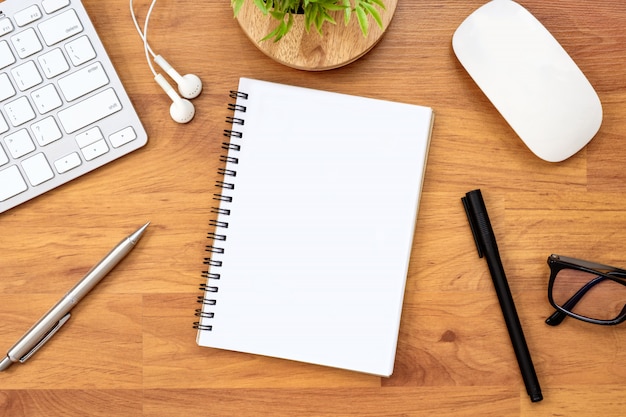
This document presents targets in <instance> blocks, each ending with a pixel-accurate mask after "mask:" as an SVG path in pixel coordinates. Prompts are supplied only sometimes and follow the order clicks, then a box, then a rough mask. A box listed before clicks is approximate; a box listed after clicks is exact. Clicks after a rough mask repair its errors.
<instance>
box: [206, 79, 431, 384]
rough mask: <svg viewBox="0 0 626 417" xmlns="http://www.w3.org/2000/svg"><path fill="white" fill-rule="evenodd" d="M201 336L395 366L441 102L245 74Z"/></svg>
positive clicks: (346, 364)
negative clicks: (375, 96)
mask: <svg viewBox="0 0 626 417" xmlns="http://www.w3.org/2000/svg"><path fill="white" fill-rule="evenodd" d="M231 97H233V99H236V103H231V104H230V105H229V108H231V109H233V116H232V117H229V118H228V121H229V122H230V123H232V127H230V126H228V130H225V135H226V136H228V137H229V139H228V140H226V141H225V143H224V148H225V149H227V152H226V155H224V156H223V157H222V160H223V161H224V162H225V164H224V168H223V169H220V172H221V173H222V174H224V176H223V178H221V179H220V181H218V183H217V184H216V185H217V187H218V189H216V194H215V196H214V198H215V201H216V203H215V204H216V207H215V208H214V212H217V213H219V214H218V215H217V217H216V221H212V222H211V223H212V226H213V227H214V230H211V233H209V237H210V238H211V239H212V240H211V242H210V244H209V245H208V246H207V251H208V252H209V256H208V258H207V260H206V264H207V265H208V270H207V271H206V272H205V275H206V278H207V281H206V283H203V284H202V285H201V289H202V290H203V291H204V292H203V294H202V296H200V297H199V302H201V303H202V308H200V309H199V310H198V311H197V312H196V315H197V316H199V317H200V318H199V320H198V321H197V322H196V323H195V327H196V328H198V337H197V342H198V344H199V345H201V346H208V347H213V348H220V349H228V350H233V351H239V352H247V353H253V354H259V355H266V356H272V357H278V358H284V359H290V360H295V361H302V362H309V363H314V364H319V365H326V366H331V367H337V368H343V369H350V370H354V371H361V372H365V373H370V374H376V375H381V376H389V375H391V373H392V372H393V367H394V360H395V353H396V345H397V341H398V332H399V326H400V316H401V312H402V300H403V296H404V290H405V283H406V275H407V269H408V266H409V258H410V254H411V247H412V241H413V235H414V232H415V221H416V216H417V209H418V205H419V200H420V193H421V188H422V181H423V179H424V172H425V166H426V159H427V155H428V145H429V142H430V135H431V129H432V122H433V111H432V109H430V108H428V107H422V106H417V105H411V104H403V103H396V102H390V101H383V100H376V99H369V98H364V97H357V96H349V95H345V94H338V93H331V92H326V91H318V90H312V89H305V88H300V87H294V86H287V85H282V84H275V83H269V82H264V81H258V80H252V79H247V78H242V79H240V82H239V88H238V90H237V91H233V92H231Z"/></svg>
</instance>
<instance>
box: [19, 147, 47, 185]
mask: <svg viewBox="0 0 626 417" xmlns="http://www.w3.org/2000/svg"><path fill="white" fill-rule="evenodd" d="M22 168H23V169H24V173H26V177H27V178H28V181H29V182H30V185H32V186H35V185H39V184H42V183H44V182H46V181H48V180H49V179H52V178H54V172H52V168H50V165H49V164H48V161H47V160H46V157H45V155H44V154H42V153H38V154H36V155H34V156H31V157H30V158H28V159H25V160H24V161H23V162H22Z"/></svg>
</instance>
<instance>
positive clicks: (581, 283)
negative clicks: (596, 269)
mask: <svg viewBox="0 0 626 417" xmlns="http://www.w3.org/2000/svg"><path fill="white" fill-rule="evenodd" d="M552 297H553V299H554V302H555V303H556V304H557V305H558V306H560V307H562V308H564V309H565V310H568V311H570V312H572V313H574V314H578V315H580V316H584V317H587V318H591V319H596V320H613V319H615V318H617V317H618V316H619V315H620V314H623V313H624V311H623V310H624V308H625V305H626V280H623V279H622V280H621V281H620V280H617V281H614V280H612V279H610V278H606V277H604V276H601V275H596V274H593V273H590V272H585V271H580V270H575V269H568V268H566V269H562V270H560V271H559V272H558V273H557V275H556V277H555V279H554V286H553V288H552Z"/></svg>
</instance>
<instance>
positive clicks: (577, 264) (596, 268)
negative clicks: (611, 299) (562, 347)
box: [546, 254, 626, 326]
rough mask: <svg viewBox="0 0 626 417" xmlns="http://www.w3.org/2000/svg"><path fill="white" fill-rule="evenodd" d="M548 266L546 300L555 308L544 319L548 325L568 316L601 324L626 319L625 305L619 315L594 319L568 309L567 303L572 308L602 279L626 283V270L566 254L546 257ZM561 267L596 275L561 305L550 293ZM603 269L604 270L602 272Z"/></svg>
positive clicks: (557, 323) (611, 323) (614, 322)
mask: <svg viewBox="0 0 626 417" xmlns="http://www.w3.org/2000/svg"><path fill="white" fill-rule="evenodd" d="M548 266H549V267H550V281H549V282H548V300H549V301H550V304H551V305H552V307H554V308H555V309H556V311H555V312H554V313H553V314H552V315H551V316H550V317H548V318H547V319H546V324H549V325H550V326H557V325H559V324H561V322H562V321H563V320H564V319H565V317H567V316H570V317H573V318H575V319H578V320H582V321H584V322H588V323H594V324H601V325H609V326H611V325H616V324H620V323H622V322H624V321H626V305H624V308H622V311H621V312H620V313H619V315H618V316H617V317H616V318H614V319H611V320H600V319H594V318H591V317H586V316H582V315H580V314H576V313H574V312H572V311H570V310H568V308H569V307H568V305H570V304H571V307H572V308H573V307H574V306H575V305H576V303H578V301H580V299H581V298H582V297H584V296H585V294H586V293H587V292H588V291H589V290H590V289H591V288H593V287H594V286H595V285H596V284H597V283H599V282H602V281H603V280H604V279H610V280H612V281H615V282H618V283H620V284H622V285H626V270H625V269H621V268H616V267H614V266H609V265H604V264H600V263H596V262H589V261H584V260H582V259H577V258H570V257H567V256H562V255H556V254H552V255H550V256H549V257H548ZM563 269H574V270H578V271H583V272H587V273H590V274H594V275H597V277H596V278H594V279H593V280H591V281H589V282H588V283H587V284H585V285H584V286H583V287H582V288H580V289H579V290H578V291H576V293H575V294H574V295H573V296H572V297H570V299H569V300H567V301H566V302H565V303H564V304H563V306H560V305H558V304H557V303H556V302H555V301H554V297H553V294H552V289H553V287H554V281H555V279H556V276H557V275H558V273H559V272H560V271H561V270H563ZM603 271H604V272H603ZM610 274H620V275H610Z"/></svg>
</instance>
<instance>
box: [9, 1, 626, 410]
mask: <svg viewBox="0 0 626 417" xmlns="http://www.w3.org/2000/svg"><path fill="white" fill-rule="evenodd" d="M84 3H85V5H86V7H87V9H88V11H89V12H90V14H91V16H92V18H93V20H94V23H95V25H96V27H97V29H98V30H99V31H100V33H101V35H102V37H103V40H104V43H105V45H106V46H107V48H108V50H109V52H110V54H111V56H112V59H113V61H114V63H115V64H116V65H117V68H118V69H119V73H120V75H121V78H122V79H123V81H124V83H125V85H126V87H127V89H128V91H129V93H130V96H131V98H132V100H133V101H134V103H135V105H136V107H137V109H138V110H139V113H140V115H141V117H142V120H143V122H144V123H145V126H146V129H147V130H148V132H149V135H150V140H149V143H148V145H147V146H146V147H145V148H142V149H141V150H139V151H137V152H135V153H133V154H131V155H129V156H127V157H124V158H123V159H121V160H119V161H117V162H115V163H113V164H110V165H109V166H107V167H104V168H102V169H100V170H98V171H96V172H94V173H92V174H89V175H87V176H84V177H82V178H80V179H78V180H76V181H74V182H73V183H71V184H68V185H66V186H63V187H61V188H59V189H57V190H55V191H53V192H50V193H48V194H47V195H44V196H42V197H40V198H37V199H35V200H33V201H31V202H29V203H27V204H24V205H22V206H20V207H18V208H15V209H13V210H10V211H9V212H6V213H4V214H1V215H0V271H1V278H0V351H2V353H4V351H5V350H6V349H8V348H9V347H10V346H11V345H12V344H13V343H14V342H15V341H16V340H17V338H19V337H20V336H21V335H22V334H23V332H24V331H25V330H26V329H27V328H28V327H30V326H31V325H32V324H33V323H34V322H35V321H36V320H37V319H38V318H39V317H40V315H41V314H42V313H44V312H45V311H46V310H47V309H48V308H49V307H50V306H51V305H52V304H53V303H54V302H56V301H57V299H58V298H59V297H60V296H61V295H62V294H64V292H65V291H67V290H68V289H69V288H70V287H71V286H72V285H73V284H74V283H75V282H76V281H77V280H78V279H79V278H80V277H81V276H82V275H83V274H84V273H85V272H86V271H87V270H88V269H89V268H90V267H91V266H93V264H94V263H95V262H97V261H98V260H99V259H100V258H101V257H102V256H103V255H104V254H105V253H106V252H107V251H108V250H109V249H110V248H111V246H112V245H113V244H115V243H117V241H118V240H119V239H120V238H121V237H122V236H124V235H125V234H127V233H129V232H131V231H132V230H134V229H135V228H136V227H138V226H140V225H141V224H143V223H144V222H145V221H146V220H150V221H152V226H151V227H150V228H149V230H148V232H147V234H146V236H145V237H144V238H143V240H142V241H141V243H140V244H139V246H138V247H137V248H136V249H135V250H134V252H133V253H131V254H130V256H129V257H128V258H127V259H126V260H124V262H123V263H122V264H120V265H119V266H118V268H117V269H115V270H114V271H113V272H112V273H111V274H110V275H109V276H108V277H107V278H106V279H105V280H104V281H103V282H102V283H101V284H100V285H99V286H98V287H97V288H96V289H95V290H94V291H93V293H92V294H90V295H89V296H88V297H87V298H86V299H85V300H84V301H83V302H82V303H81V304H80V305H79V306H78V307H76V308H75V310H74V313H75V314H74V315H73V317H72V319H71V320H70V321H69V323H68V324H67V325H66V327H64V328H63V329H62V331H61V332H60V333H59V334H57V335H56V336H55V337H54V339H53V340H52V341H51V342H50V343H49V344H48V345H46V346H45V347H44V348H43V349H42V350H41V351H40V352H38V353H37V355H36V356H35V357H34V358H33V359H31V360H30V361H29V362H28V363H27V364H25V365H14V366H13V367H12V368H11V369H10V370H8V371H7V372H4V373H2V374H0V416H11V417H15V416H29V417H32V416H142V415H143V416H195V415H211V416H238V417H240V416H321V415H333V416H425V415H437V416H455V417H458V416H498V417H500V416H556V415H560V416H570V415H577V416H582V415H590V416H591V415H593V416H605V417H606V416H618V415H619V416H621V415H623V414H624V409H625V408H626V366H625V365H626V325H622V326H618V327H615V328H606V327H602V326H594V325H588V324H585V323H582V322H577V321H576V320H572V319H569V320H566V322H564V323H563V324H562V325H561V326H560V327H558V328H551V327H548V326H547V325H545V324H544V319H545V317H546V316H547V315H549V314H550V313H551V308H550V306H549V304H548V301H547V291H546V289H547V282H548V267H547V265H546V262H545V261H546V258H547V256H548V255H549V254H550V253H553V252H554V253H560V254H564V255H569V256H574V257H580V258H585V259H589V260H595V261H599V262H604V263H608V264H614V265H616V266H622V267H624V266H626V258H625V254H626V233H625V231H626V185H625V180H626V169H624V167H625V166H626V124H625V123H624V115H625V114H626V75H625V74H626V32H625V31H624V27H625V26H626V9H625V8H624V7H623V6H622V4H621V2H616V1H614V0H597V1H593V2H592V1H583V0H553V1H550V2H545V1H541V0H524V1H521V3H522V4H523V5H524V6H526V7H527V8H528V9H529V10H530V11H531V12H532V13H533V14H535V16H537V17H538V18H539V20H541V21H542V22H543V23H544V24H545V26H546V27H547V28H548V29H549V30H550V31H551V32H552V33H553V34H554V35H555V37H556V38H557V39H558V40H559V41H560V42H561V43H562V45H563V46H564V47H565V49H566V50H567V51H568V52H569V53H570V55H571V56H572V57H573V58H574V60H575V61H576V62H577V63H578V64H579V66H580V67H581V69H582V70H583V71H584V72H585V74H586V75H587V76H588V78H589V80H590V81H591V83H592V84H593V85H594V87H595V88H596V90H597V91H598V94H599V96H600V98H601V100H602V102H603V105H604V122H603V125H602V128H601V130H600V132H599V133H598V135H597V136H596V137H595V138H594V139H593V141H592V142H591V143H590V144H589V146H587V147H586V148H584V149H583V150H582V151H581V152H580V153H578V154H577V155H575V156H574V157H572V158H571V159H569V160H567V161H565V162H562V163H558V164H551V163H547V162H543V161H541V160H539V159H538V158H537V157H535V156H534V155H532V154H531V153H530V151H528V150H527V149H526V148H525V146H524V145H523V144H522V142H521V141H520V140H519V139H518V138H516V136H515V135H514V133H513V132H512V131H511V129H510V128H509V127H508V126H507V124H506V123H505V122H504V120H503V119H502V117H500V116H499V114H498V113H497V112H496V111H495V110H494V108H493V107H492V106H491V105H490V103H489V102H488V101H487V99H486V98H485V97H484V95H483V94H482V93H481V92H480V91H479V89H478V88H477V87H476V85H475V84H474V83H473V82H472V81H471V79H470V78H469V76H468V75H467V73H466V72H465V71H464V70H463V69H462V67H461V66H460V64H459V63H458V61H457V60H456V58H455V56H454V53H453V52H452V49H451V37H452V34H453V32H454V30H455V29H456V27H457V26H458V25H459V24H460V23H461V21H462V20H463V19H464V18H465V17H466V16H467V15H469V14H470V13H471V12H472V11H473V10H474V9H476V8H477V7H478V6H479V5H481V4H482V3H483V1H477V0H471V1H469V0H449V1H445V2H442V1H435V0H420V1H409V0H405V1H400V2H399V4H398V6H397V10H396V15H395V18H394V20H393V22H392V24H391V27H390V29H389V31H388V32H387V34H386V35H385V37H384V38H383V40H382V41H381V43H380V44H379V45H378V46H377V47H376V48H374V50H372V51H371V52H370V53H369V54H367V55H366V56H365V57H364V58H362V59H360V60H358V61H357V62H355V63H353V64H351V65H349V66H347V67H345V68H342V69H338V70H333V71H330V72H322V73H308V72H302V71H298V70H294V69H290V68H287V67H284V66H281V65H279V64H277V63H275V62H273V61H271V60H270V59H268V58H267V57H266V56H265V55H264V54H262V53H261V52H259V51H258V50H257V49H256V48H255V47H254V46H253V45H252V43H251V42H250V41H249V40H248V39H247V38H246V36H245V35H244V34H243V33H242V32H241V30H240V28H239V27H238V24H237V22H236V21H234V20H233V19H232V12H231V10H230V7H229V2H228V1H225V0H223V1H190V2H184V5H183V4H182V3H181V2H175V1H171V0H169V1H168V0H161V1H159V2H158V3H157V6H156V8H155V10H154V14H153V17H152V20H151V30H150V40H151V44H152V46H153V48H154V49H155V50H156V51H157V52H159V53H161V54H163V55H164V56H165V57H166V58H167V59H168V60H169V61H170V62H171V63H173V64H174V66H175V67H176V68H177V69H178V70H179V71H180V72H181V73H186V72H194V73H196V74H198V75H199V76H200V77H201V78H202V79H203V80H204V85H205V87H204V92H203V93H202V95H201V97H199V98H198V99H196V100H195V101H194V103H195V105H196V108H197V116H196V118H195V120H194V121H193V122H192V123H190V124H189V125H183V126H181V125H177V124H175V123H174V122H172V121H171V120H170V118H169V116H168V106H169V102H168V98H167V97H166V96H165V95H164V94H163V93H162V92H161V91H160V89H159V87H158V86H157V85H156V84H155V83H154V82H153V81H152V77H151V74H150V72H149V70H148V68H147V66H146V63H145V61H144V56H143V51H142V45H141V43H140V41H139V39H138V37H137V36H136V33H135V30H134V28H133V25H132V23H131V20H130V17H129V12H128V2H127V1H126V0H110V1H106V2H104V1H96V0H85V1H84ZM148 3H149V1H148V0H136V1H135V5H136V9H137V11H138V14H139V15H140V16H144V15H145V12H146V10H147V7H148ZM140 20H143V19H142V18H141V19H140ZM240 76H248V77H254V78H260V79H265V80H268V81H276V82H282V83H287V84H297V85H302V86H306V87H313V88H320V89H327V90H333V91H338V92H343V93H349V94H358V95H365V96H370V97H376V98H383V99H389V100H397V101H404V102H408V103H416V104H424V105H429V106H432V107H433V108H434V109H435V112H436V123H435V129H434V133H433V137H432V146H431V149H430V157H429V162H428V169H427V172H426V180H425V184H424V191H423V196H422V201H421V207H420V212H419V218H418V222H417V229H416V232H415V244H414V247H413V252H412V258H411V265H410V272H409V276H408V281H407V289H406V297H405V305H404V310H403V319H402V324H401V330H400V337H399V344H398V351H397V359H396V368H395V372H394V374H393V376H392V377H391V378H388V379H384V378H383V379H381V378H378V377H374V376H369V375H362V374H358V373H353V372H348V371H341V370H336V369H329V368H324V367H319V366H314V365H308V364H302V363H293V362H289V361H284V360H279V359H272V358H265V357H259V356H253V355H247V354H242V353H234V352H226V351H220V350H212V349H207V348H199V347H197V346H196V343H195V336H196V331H195V330H194V329H192V322H193V321H194V319H195V317H194V309H195V308H196V302H195V299H196V296H197V295H198V294H199V291H198V288H197V287H198V283H199V282H200V281H201V278H200V271H201V269H202V259H203V257H204V252H203V248H204V244H205V236H206V232H207V230H208V225H207V222H208V219H209V218H210V217H211V214H210V213H209V209H208V208H209V200H210V198H211V197H210V196H211V193H212V192H213V183H214V181H215V180H216V179H217V174H216V172H215V171H216V167H217V164H218V160H217V155H218V154H219V150H220V144H221V142H222V140H223V137H222V134H221V132H222V129H223V128H224V123H223V120H224V117H225V116H226V115H227V114H228V111H227V110H226V108H225V106H226V103H227V102H228V100H227V98H228V91H229V90H230V89H233V88H234V87H236V85H237V80H238V77H240ZM475 188H481V189H482V191H483V194H484V195H485V199H486V203H487V205H488V207H489V210H490V215H491V218H492V222H493V226H494V229H495V231H496V235H497V237H498V243H499V246H500V250H501V253H502V258H503V263H504V267H505V269H506V271H507V273H508V276H509V283H510V286H511V290H512V292H513V296H514V298H515V300H516V303H517V309H518V312H519V315H520V319H521V321H522V323H523V325H524V330H525V333H526V338H527V341H528V345H529V347H530V350H531V352H532V355H533V359H534V361H535V365H536V370H537V374H538V376H539V380H540V382H541V384H542V388H543V393H544V397H545V399H544V400H543V401H542V402H540V403H536V404H531V402H530V400H529V398H528V396H527V395H526V392H525V390H524V386H523V383H522V379H521V377H520V374H519V371H518V368H517V364H516V361H515V357H514V354H513V351H512V348H511V344H510V342H509V339H508V335H507V332H506V328H505V326H504V323H503V320H502V315H501V312H500V309H499V305H498V301H497V299H496V295H495V293H494V290H493V285H492V282H491V278H490V276H489V273H488V270H487V267H486V264H485V262H484V260H480V259H479V258H478V257H477V253H476V249H475V247H474V243H473V241H472V237H471V235H470V230H469V227H468V225H467V220H466V218H465V213H464V212H463V208H462V206H461V203H460V198H461V196H463V195H464V193H465V192H467V191H470V190H472V189H475Z"/></svg>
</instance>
